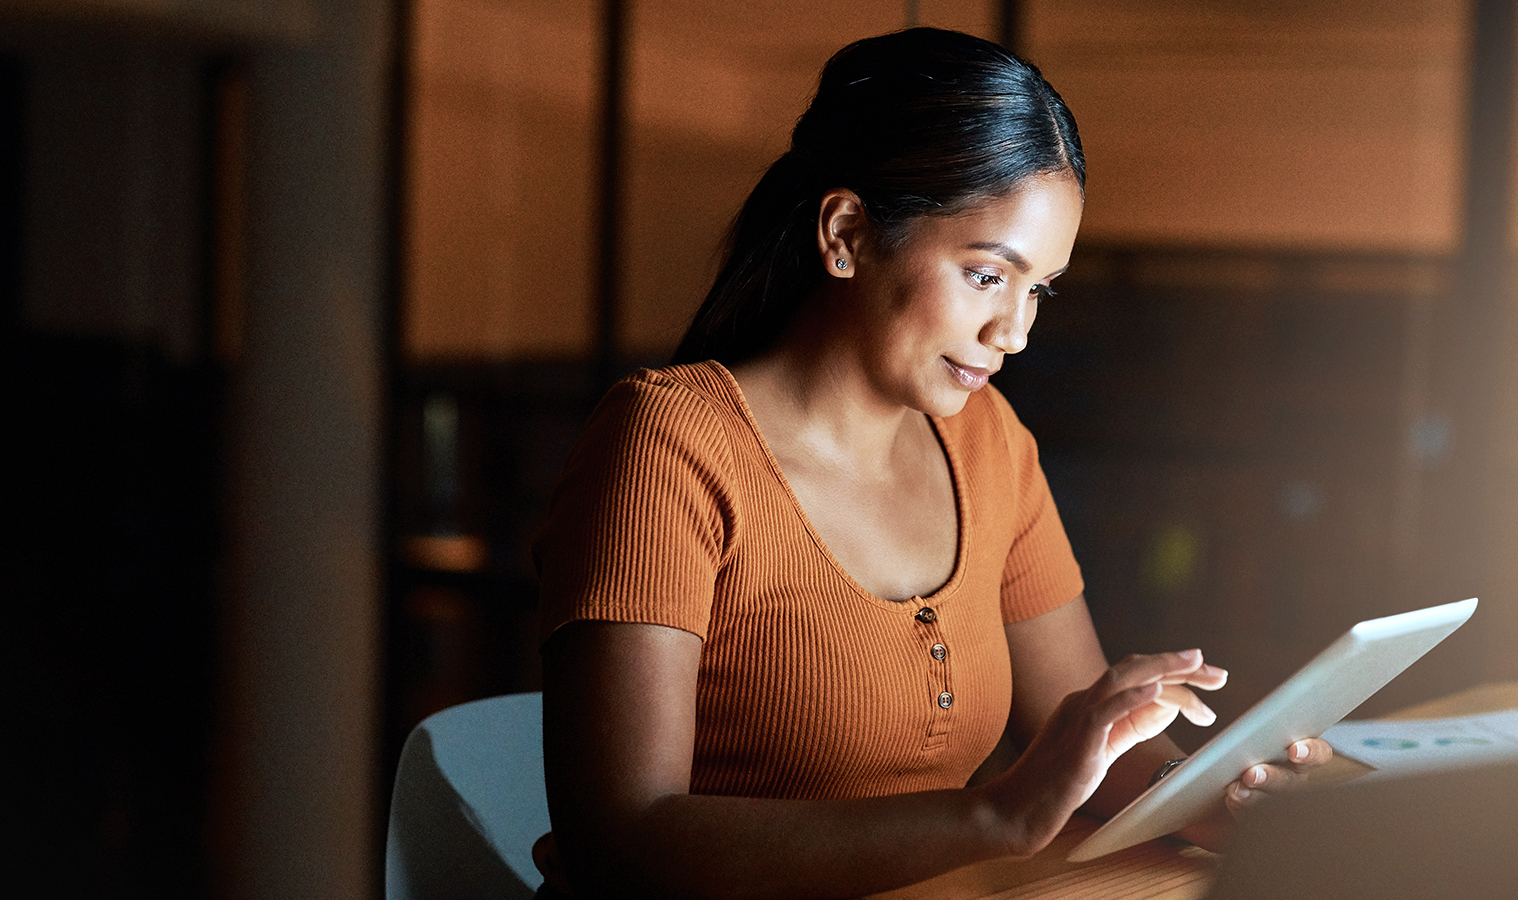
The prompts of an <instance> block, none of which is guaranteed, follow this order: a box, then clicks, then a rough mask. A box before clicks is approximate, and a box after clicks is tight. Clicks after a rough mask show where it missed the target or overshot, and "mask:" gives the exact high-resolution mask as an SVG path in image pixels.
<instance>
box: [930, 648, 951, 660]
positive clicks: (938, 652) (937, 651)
mask: <svg viewBox="0 0 1518 900" xmlns="http://www.w3.org/2000/svg"><path fill="white" fill-rule="evenodd" d="M948 655H949V648H948V647H945V646H944V645H943V644H934V645H933V658H934V659H943V658H944V657H945V656H948Z"/></svg>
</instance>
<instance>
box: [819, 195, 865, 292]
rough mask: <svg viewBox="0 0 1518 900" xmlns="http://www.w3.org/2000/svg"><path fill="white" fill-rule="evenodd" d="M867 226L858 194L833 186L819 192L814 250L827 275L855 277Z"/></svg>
mask: <svg viewBox="0 0 1518 900" xmlns="http://www.w3.org/2000/svg"><path fill="white" fill-rule="evenodd" d="M868 227H869V220H868V219H866V217H865V214H864V201H862V200H860V199H859V195H858V194H856V193H854V192H853V191H851V190H848V189H847V188H833V189H832V190H830V191H828V192H827V193H826V194H823V195H822V207H821V209H820V210H819V211H818V213H817V252H818V253H819V254H821V256H822V264H823V266H824V267H825V268H826V269H827V272H828V274H829V275H832V276H833V277H834V278H853V277H854V271H855V263H856V262H857V261H858V258H859V247H860V245H861V244H862V243H863V240H864V234H865V229H867V228H868Z"/></svg>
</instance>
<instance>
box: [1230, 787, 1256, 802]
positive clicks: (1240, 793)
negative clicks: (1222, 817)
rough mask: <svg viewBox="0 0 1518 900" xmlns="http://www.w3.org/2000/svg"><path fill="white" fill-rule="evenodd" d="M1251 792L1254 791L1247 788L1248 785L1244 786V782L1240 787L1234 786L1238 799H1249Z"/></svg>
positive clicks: (1234, 793)
mask: <svg viewBox="0 0 1518 900" xmlns="http://www.w3.org/2000/svg"><path fill="white" fill-rule="evenodd" d="M1251 793H1253V791H1251V790H1250V789H1249V788H1247V787H1244V786H1243V785H1242V784H1241V785H1239V786H1238V787H1236V788H1234V791H1233V796H1234V797H1236V798H1237V799H1239V800H1248V799H1249V795H1250V794H1251Z"/></svg>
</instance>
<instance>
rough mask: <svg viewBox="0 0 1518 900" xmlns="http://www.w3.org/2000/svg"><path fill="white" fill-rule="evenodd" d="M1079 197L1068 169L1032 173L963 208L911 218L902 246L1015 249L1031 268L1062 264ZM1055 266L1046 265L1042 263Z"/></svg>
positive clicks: (1073, 230) (1072, 232) (1070, 242)
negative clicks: (1011, 187) (1007, 189)
mask: <svg viewBox="0 0 1518 900" xmlns="http://www.w3.org/2000/svg"><path fill="white" fill-rule="evenodd" d="M1084 205H1085V199H1084V197H1083V196H1082V194H1081V189H1080V185H1079V184H1078V183H1077V182H1076V180H1075V179H1074V178H1073V177H1072V176H1070V175H1069V174H1068V173H1054V174H1048V175H1035V176H1033V177H1031V178H1028V179H1026V180H1024V181H1023V182H1022V183H1021V184H1019V185H1018V186H1017V188H1016V189H1014V190H1012V191H1010V192H1008V193H1006V194H998V195H995V196H992V197H986V198H984V199H982V200H980V201H978V202H976V203H975V204H973V205H972V206H971V207H970V208H968V209H966V210H964V211H963V212H959V213H955V214H953V215H947V216H923V217H921V218H919V219H918V220H916V221H915V222H913V224H912V229H911V232H910V233H909V235H908V237H907V243H908V245H916V247H917V248H919V249H927V248H928V247H930V246H931V247H934V248H935V249H972V250H974V249H978V250H985V251H987V252H991V253H993V254H996V253H998V248H1004V249H1007V250H1011V251H1015V252H1016V253H1017V254H1018V255H1019V256H1021V257H1022V259H1024V260H1026V261H1028V262H1029V263H1032V264H1033V267H1034V268H1047V269H1049V270H1053V269H1058V268H1062V267H1063V266H1064V265H1065V264H1066V263H1067V262H1068V261H1069V256H1070V248H1071V246H1072V245H1073V244H1074V243H1075V233H1076V231H1077V230H1078V228H1079V227H1080V219H1081V212H1082V210H1083V209H1084ZM1050 262H1054V263H1055V265H1052V266H1049V265H1048V263H1050Z"/></svg>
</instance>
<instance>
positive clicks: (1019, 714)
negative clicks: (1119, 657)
mask: <svg viewBox="0 0 1518 900" xmlns="http://www.w3.org/2000/svg"><path fill="white" fill-rule="evenodd" d="M1003 628H1004V630H1005V631H1006V634H1007V649H1008V651H1009V652H1010V654H1011V657H1012V715H1011V722H1010V725H1011V728H1012V731H1013V735H1014V736H1015V737H1016V738H1017V739H1018V740H1019V742H1021V743H1026V742H1027V740H1028V739H1029V738H1030V737H1032V735H1033V734H1034V733H1035V732H1036V731H1038V729H1039V728H1040V727H1042V726H1043V723H1044V720H1046V719H1047V718H1048V717H1049V714H1050V713H1052V712H1053V711H1054V708H1055V707H1057V706H1058V705H1059V703H1060V701H1061V700H1063V699H1064V698H1065V697H1066V696H1067V695H1068V694H1071V693H1073V692H1075V691H1082V690H1085V689H1086V688H1089V687H1090V686H1091V685H1092V683H1093V682H1095V681H1096V679H1098V678H1100V677H1101V675H1102V673H1103V672H1105V671H1106V670H1107V657H1106V656H1105V655H1104V654H1103V653H1102V646H1101V642H1100V641H1099V640H1097V637H1096V628H1095V626H1093V625H1092V623H1091V613H1090V611H1089V610H1088V609H1087V608H1086V598H1085V595H1084V594H1081V595H1078V596H1076V598H1075V599H1074V600H1071V601H1070V602H1069V603H1066V604H1065V605H1063V606H1060V607H1058V608H1056V609H1053V610H1050V611H1049V612H1046V613H1044V614H1043V615H1039V616H1034V617H1033V618H1031V619H1023V620H1021V621H1018V622H1008V623H1006V624H1005V625H1004V626H1003Z"/></svg>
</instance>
